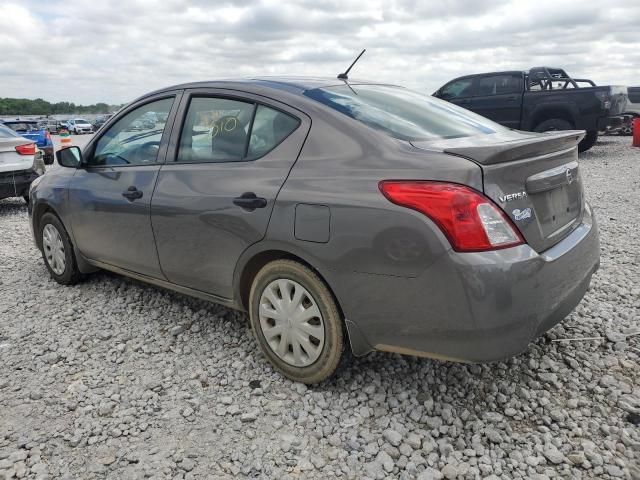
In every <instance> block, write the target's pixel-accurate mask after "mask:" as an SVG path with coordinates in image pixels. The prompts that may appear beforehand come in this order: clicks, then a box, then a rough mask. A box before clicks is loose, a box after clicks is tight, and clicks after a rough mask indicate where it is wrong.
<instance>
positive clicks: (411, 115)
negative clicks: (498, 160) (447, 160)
mask: <svg viewBox="0 0 640 480" xmlns="http://www.w3.org/2000/svg"><path fill="white" fill-rule="evenodd" d="M305 95H306V96H308V97H311V98H313V99H314V100H317V101H318V102H321V103H323V104H325V105H326V106H328V107H330V108H333V109H334V110H337V111H338V112H340V113H343V114H345V115H347V116H349V117H351V118H353V119H355V120H357V121H359V122H361V123H364V124H365V125H367V126H369V127H372V128H375V129H376V130H380V131H382V132H384V133H386V134H387V135H389V136H391V137H394V138H398V139H400V140H409V141H412V140H418V141H419V140H431V139H439V138H458V137H469V136H472V135H478V134H489V133H495V132H497V131H503V130H505V128H504V127H502V126H500V125H498V124H497V123H495V122H492V121H491V120H489V119H487V118H484V117H481V116H480V115H477V114H475V113H472V112H470V111H469V110H465V109H463V108H461V107H458V106H457V105H453V104H451V103H448V102H445V101H443V100H439V99H437V98H434V97H431V96H428V95H423V94H421V93H418V92H413V91H411V90H407V89H406V88H402V87H393V86H388V85H354V84H351V85H339V86H335V87H326V88H316V89H313V90H307V91H306V92H305Z"/></svg>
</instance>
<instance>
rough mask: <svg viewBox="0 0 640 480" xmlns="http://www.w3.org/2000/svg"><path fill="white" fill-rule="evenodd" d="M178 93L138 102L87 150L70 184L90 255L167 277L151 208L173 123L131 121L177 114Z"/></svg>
mask: <svg viewBox="0 0 640 480" xmlns="http://www.w3.org/2000/svg"><path fill="white" fill-rule="evenodd" d="M179 97H180V92H174V93H166V94H162V95H159V96H157V97H155V98H152V99H146V100H143V101H142V102H140V103H138V104H136V105H133V106H132V107H130V108H129V109H128V110H126V111H124V112H122V114H121V115H120V118H119V119H118V120H117V121H116V122H115V123H113V124H111V126H110V127H109V128H108V129H106V130H105V131H104V132H102V133H101V134H100V135H98V136H97V137H96V139H95V140H94V141H93V142H92V143H91V144H90V145H89V146H88V148H87V149H85V151H84V152H83V156H84V158H83V161H84V164H83V166H82V167H81V168H79V169H78V170H77V171H76V173H75V174H74V176H73V178H72V179H71V182H70V185H69V206H70V209H69V210H70V212H71V227H72V229H73V234H74V238H75V240H76V243H77V247H78V249H79V250H80V251H81V252H82V254H83V255H84V256H85V257H88V258H90V259H93V260H97V261H100V262H103V263H106V264H109V265H113V266H116V267H120V268H123V269H125V270H130V271H132V272H136V273H141V274H143V275H148V276H151V277H155V278H162V273H161V271H160V265H159V262H158V255H157V253H156V249H155V242H154V238H153V232H152V230H151V218H150V212H151V196H152V193H153V187H154V185H155V183H156V178H157V176H158V171H159V170H160V164H161V162H162V161H163V160H164V155H165V152H166V148H167V142H168V137H169V132H170V130H171V128H170V121H169V122H167V123H166V124H164V123H163V124H159V125H156V126H155V127H153V128H149V129H146V130H143V131H140V130H136V131H133V130H132V128H131V125H132V124H133V123H134V122H136V121H137V120H138V119H139V118H140V117H141V116H143V115H144V114H145V113H146V112H148V111H157V110H162V111H166V112H167V113H169V112H172V111H173V112H175V110H176V109H177V105H178V103H179ZM169 118H170V119H171V118H172V117H171V115H170V116H169Z"/></svg>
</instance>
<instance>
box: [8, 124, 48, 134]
mask: <svg viewBox="0 0 640 480" xmlns="http://www.w3.org/2000/svg"><path fill="white" fill-rule="evenodd" d="M5 125H6V126H7V127H9V128H10V129H11V130H13V131H14V132H31V131H33V130H40V129H39V128H38V124H37V123H35V122H33V123H31V122H11V123H9V122H6V123H5Z"/></svg>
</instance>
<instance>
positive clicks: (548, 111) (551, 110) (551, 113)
mask: <svg viewBox="0 0 640 480" xmlns="http://www.w3.org/2000/svg"><path fill="white" fill-rule="evenodd" d="M554 118H559V119H562V120H566V121H567V122H569V123H571V125H572V126H573V127H575V125H576V121H575V118H574V116H573V114H572V113H571V111H570V110H569V109H568V108H563V107H552V106H549V107H546V108H543V109H540V110H538V111H536V112H535V113H534V115H533V118H532V119H531V124H530V128H531V130H534V129H535V128H536V127H537V126H538V125H539V124H541V123H542V122H544V121H546V120H551V119H554Z"/></svg>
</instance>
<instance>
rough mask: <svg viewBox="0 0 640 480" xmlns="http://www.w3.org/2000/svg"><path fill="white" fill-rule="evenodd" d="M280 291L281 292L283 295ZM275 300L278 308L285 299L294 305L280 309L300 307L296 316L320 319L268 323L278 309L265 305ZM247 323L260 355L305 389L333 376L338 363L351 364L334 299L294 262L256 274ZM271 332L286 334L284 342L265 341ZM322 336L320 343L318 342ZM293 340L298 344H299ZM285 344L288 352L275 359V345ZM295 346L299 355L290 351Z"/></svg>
mask: <svg viewBox="0 0 640 480" xmlns="http://www.w3.org/2000/svg"><path fill="white" fill-rule="evenodd" d="M281 286H284V291H283V289H281V288H280V287H281ZM278 291H279V296H278V295H277V292H278ZM274 292H275V293H274ZM273 295H276V297H275V301H278V302H279V301H284V300H285V295H289V299H290V301H291V300H293V302H292V303H289V302H287V303H284V306H283V307H282V308H284V309H286V308H287V307H291V306H298V308H297V310H298V311H305V312H306V311H309V312H313V311H316V312H319V315H317V316H313V317H311V315H313V313H308V314H307V317H309V318H308V319H306V320H294V317H293V316H292V315H291V314H290V313H287V314H286V317H285V318H283V317H282V316H280V317H279V319H278V320H276V319H275V318H274V317H269V316H268V315H265V314H264V313H265V312H277V311H278V308H277V307H276V305H275V304H274V303H272V302H271V301H270V300H268V297H269V296H270V297H271V298H274V297H273ZM298 295H300V297H298ZM296 298H300V300H299V303H296V302H295V300H296ZM305 305H306V306H305ZM261 306H262V307H263V308H262V309H261ZM291 308H293V307H291ZM301 308H304V309H306V310H300V309H301ZM285 311H286V310H285ZM274 314H275V313H274ZM249 319H250V323H251V329H252V331H253V335H254V337H255V338H256V340H257V341H258V344H259V345H260V348H261V349H262V352H263V353H264V355H265V356H266V357H267V359H268V360H269V361H270V362H271V364H272V365H273V367H274V368H275V369H276V370H277V371H278V372H280V373H281V374H283V375H284V376H285V377H287V378H289V379H291V380H293V381H296V382H301V383H306V384H315V383H319V382H322V381H323V380H326V379H327V378H329V377H331V376H332V375H333V374H334V373H335V372H336V370H337V369H338V366H340V365H341V359H345V358H350V357H349V356H348V354H347V352H345V348H348V347H346V343H345V338H346V336H345V333H344V324H343V322H342V318H341V315H340V311H339V309H338V306H337V304H336V301H335V300H334V298H333V295H332V294H331V292H330V291H329V289H328V288H327V286H326V285H325V283H324V282H323V281H322V279H320V277H318V275H316V274H315V273H314V272H313V271H312V270H310V269H309V268H307V267H305V266H304V265H301V264H300V263H298V262H294V261H291V260H276V261H274V262H271V263H268V264H267V265H265V266H264V267H263V268H262V269H261V270H260V271H259V272H258V274H257V275H256V277H255V278H254V280H253V283H252V285H251V292H250V295H249ZM284 322H286V323H284ZM293 322H296V323H293ZM292 325H294V326H293V327H292ZM296 325H300V327H297V326H296ZM274 327H281V328H285V331H284V335H286V337H284V336H283V335H277V334H276V335H273V334H272V335H269V329H270V328H274ZM320 327H322V329H320ZM291 329H293V330H291ZM303 329H305V330H304V331H303ZM309 330H311V331H312V333H309ZM265 332H266V333H265ZM316 332H318V333H316ZM292 334H293V336H292ZM314 334H315V335H318V337H315V336H314ZM321 335H322V336H323V337H324V338H322V339H320V338H319V337H320V336H321ZM267 337H268V338H269V340H267ZM296 338H302V341H297V340H295V339H296ZM285 339H286V342H285V343H284V345H285V346H286V348H283V349H282V350H281V353H278V351H277V347H276V344H277V345H283V342H284V341H285ZM292 339H294V340H293V342H292ZM269 341H271V344H270V343H269ZM296 343H297V345H298V347H297V349H296V348H295V346H294V344H296ZM272 345H274V346H273V347H272ZM305 349H306V350H305ZM296 350H297V356H296ZM307 350H309V351H308V352H307ZM342 363H344V361H343V362H342Z"/></svg>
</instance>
